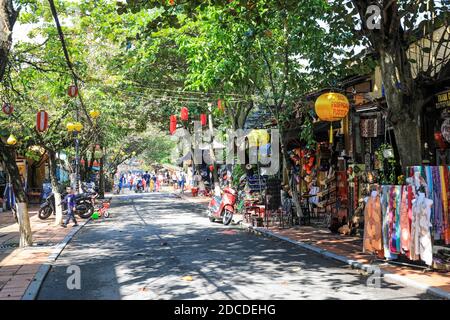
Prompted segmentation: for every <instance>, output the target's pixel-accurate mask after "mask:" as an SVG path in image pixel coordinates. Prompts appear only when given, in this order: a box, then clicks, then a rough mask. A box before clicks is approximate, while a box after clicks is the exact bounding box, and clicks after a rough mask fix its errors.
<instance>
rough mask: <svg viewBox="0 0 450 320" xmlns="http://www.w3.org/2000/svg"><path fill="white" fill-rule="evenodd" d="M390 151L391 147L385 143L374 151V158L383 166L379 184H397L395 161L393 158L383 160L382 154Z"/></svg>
mask: <svg viewBox="0 0 450 320" xmlns="http://www.w3.org/2000/svg"><path fill="white" fill-rule="evenodd" d="M388 149H392V146H391V145H390V144H387V143H383V144H382V145H381V146H380V147H379V148H378V149H377V150H376V151H375V156H376V158H377V160H378V161H379V162H380V163H382V164H383V166H382V168H381V170H380V183H381V184H397V183H398V181H397V180H398V179H397V174H396V167H397V160H396V159H395V157H393V158H385V156H384V153H385V151H386V150H388Z"/></svg>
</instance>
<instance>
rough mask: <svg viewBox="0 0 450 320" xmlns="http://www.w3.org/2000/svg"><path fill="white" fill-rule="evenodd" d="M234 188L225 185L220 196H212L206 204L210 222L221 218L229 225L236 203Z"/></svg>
mask: <svg viewBox="0 0 450 320" xmlns="http://www.w3.org/2000/svg"><path fill="white" fill-rule="evenodd" d="M236 199H237V192H236V190H234V189H232V188H230V187H226V188H224V189H223V191H222V192H221V196H214V197H213V198H212V199H211V201H210V203H209V205H208V217H209V220H210V221H211V222H214V221H216V220H222V223H223V224H224V225H229V224H230V223H231V221H232V220H233V215H234V213H235V208H234V205H235V204H236Z"/></svg>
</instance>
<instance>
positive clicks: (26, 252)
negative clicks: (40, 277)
mask: <svg viewBox="0 0 450 320" xmlns="http://www.w3.org/2000/svg"><path fill="white" fill-rule="evenodd" d="M37 210H38V207H36V206H35V207H33V206H32V207H31V208H30V209H29V211H30V221H31V229H32V232H33V246H31V247H28V248H19V247H18V245H19V226H18V224H16V223H15V222H14V220H13V218H12V214H11V212H10V211H9V212H2V213H0V300H20V299H21V298H22V296H23V294H24V293H25V291H26V290H27V288H28V286H29V285H30V283H31V282H32V281H35V279H34V276H35V274H36V272H37V271H38V269H39V267H40V266H41V265H42V264H44V263H45V262H46V261H47V259H48V256H49V255H50V254H51V252H52V250H53V249H54V248H55V246H56V245H57V244H58V243H60V242H61V241H62V240H63V239H64V237H65V236H66V235H67V234H68V233H69V232H70V231H71V227H70V226H69V227H68V228H61V227H59V226H57V227H55V226H53V223H54V221H55V220H54V216H52V217H50V218H49V219H47V220H40V219H39V218H38V216H37ZM80 220H81V219H80Z"/></svg>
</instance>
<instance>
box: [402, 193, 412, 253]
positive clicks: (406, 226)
mask: <svg viewBox="0 0 450 320" xmlns="http://www.w3.org/2000/svg"><path fill="white" fill-rule="evenodd" d="M409 192H412V187H411V186H402V191H401V193H402V198H401V207H400V248H401V252H402V253H403V254H405V255H407V256H409V251H410V242H411V238H410V234H411V221H410V209H411V210H412V208H410V206H409V202H408V200H409Z"/></svg>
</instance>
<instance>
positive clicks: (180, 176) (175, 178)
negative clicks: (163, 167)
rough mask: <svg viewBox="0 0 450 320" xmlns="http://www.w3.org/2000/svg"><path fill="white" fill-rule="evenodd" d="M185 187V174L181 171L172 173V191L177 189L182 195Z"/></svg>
mask: <svg viewBox="0 0 450 320" xmlns="http://www.w3.org/2000/svg"><path fill="white" fill-rule="evenodd" d="M185 185H186V174H185V173H184V172H183V171H176V172H175V171H174V172H173V173H172V186H173V189H174V190H177V189H179V190H180V192H181V193H184V187H185Z"/></svg>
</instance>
